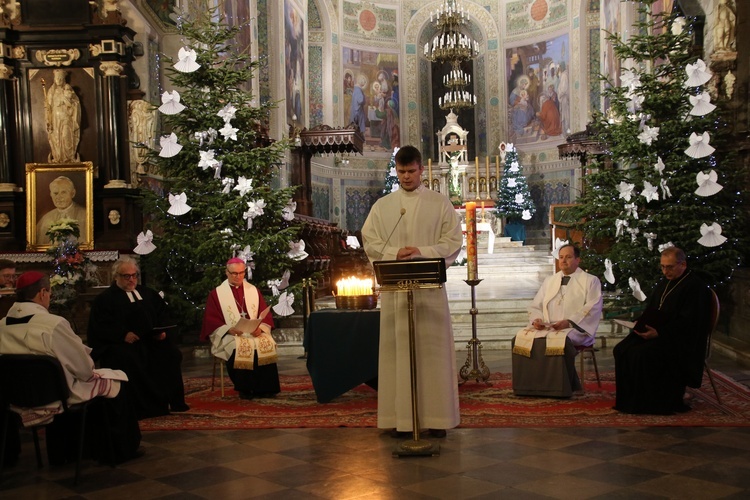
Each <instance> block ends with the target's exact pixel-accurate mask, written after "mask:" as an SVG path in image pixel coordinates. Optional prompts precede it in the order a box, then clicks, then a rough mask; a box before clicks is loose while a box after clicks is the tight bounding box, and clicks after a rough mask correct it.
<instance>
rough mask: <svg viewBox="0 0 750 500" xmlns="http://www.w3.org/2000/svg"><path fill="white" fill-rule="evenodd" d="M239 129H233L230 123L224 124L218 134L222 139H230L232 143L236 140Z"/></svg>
mask: <svg viewBox="0 0 750 500" xmlns="http://www.w3.org/2000/svg"><path fill="white" fill-rule="evenodd" d="M239 130H240V129H238V128H234V127H233V126H232V124H231V123H229V122H226V123H225V124H224V126H223V127H221V128H220V129H219V133H220V134H221V135H222V137H224V139H227V140H229V139H231V140H233V141H236V140H237V132H239Z"/></svg>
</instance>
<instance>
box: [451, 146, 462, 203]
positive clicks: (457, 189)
mask: <svg viewBox="0 0 750 500" xmlns="http://www.w3.org/2000/svg"><path fill="white" fill-rule="evenodd" d="M450 172H451V188H450V193H451V194H456V195H460V194H461V186H459V185H458V174H459V172H458V155H454V156H451V159H450Z"/></svg>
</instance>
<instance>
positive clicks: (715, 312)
mask: <svg viewBox="0 0 750 500" xmlns="http://www.w3.org/2000/svg"><path fill="white" fill-rule="evenodd" d="M720 312H721V303H720V302H719V296H718V295H716V292H714V291H713V289H711V329H710V330H709V331H708V336H707V337H706V357H705V359H704V360H703V368H704V370H705V372H706V374H707V375H708V380H709V381H710V382H711V387H713V389H714V394H716V401H718V402H719V404H722V403H721V396H719V391H718V390H717V389H716V382H714V376H713V373H712V372H711V367H710V366H708V358H709V357H711V335H712V334H713V332H714V330H715V329H716V324H717V323H718V322H719V313H720Z"/></svg>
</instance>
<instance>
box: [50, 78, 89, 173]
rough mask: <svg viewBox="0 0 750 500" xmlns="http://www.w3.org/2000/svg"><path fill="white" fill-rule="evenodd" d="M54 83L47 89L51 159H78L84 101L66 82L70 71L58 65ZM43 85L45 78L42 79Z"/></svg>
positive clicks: (53, 161)
mask: <svg viewBox="0 0 750 500" xmlns="http://www.w3.org/2000/svg"><path fill="white" fill-rule="evenodd" d="M52 73H53V75H54V83H53V84H52V85H51V86H50V88H49V89H47V90H45V96H44V117H45V119H46V121H47V135H48V137H49V146H50V154H49V156H48V157H47V158H48V161H49V163H66V162H79V161H80V157H79V156H78V153H77V151H76V150H77V149H78V143H79V142H80V140H81V101H80V100H79V99H78V96H77V95H76V93H75V90H73V87H71V86H70V84H69V83H67V82H66V78H67V76H68V72H67V71H65V70H64V69H56V70H54V71H53V72H52ZM42 88H44V80H42Z"/></svg>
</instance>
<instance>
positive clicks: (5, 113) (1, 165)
mask: <svg viewBox="0 0 750 500" xmlns="http://www.w3.org/2000/svg"><path fill="white" fill-rule="evenodd" d="M3 48H5V46H4V45H3V44H2V43H0V49H3ZM12 76H13V67H12V66H9V65H7V64H4V63H2V62H0V191H13V190H14V189H15V188H16V184H15V179H14V175H13V168H12V165H13V162H14V154H13V151H14V150H15V148H14V147H13V131H12V130H11V127H12V126H13V123H14V122H15V120H14V119H13V82H12V81H11V77H12Z"/></svg>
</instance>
